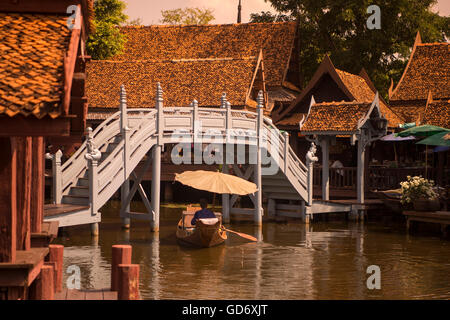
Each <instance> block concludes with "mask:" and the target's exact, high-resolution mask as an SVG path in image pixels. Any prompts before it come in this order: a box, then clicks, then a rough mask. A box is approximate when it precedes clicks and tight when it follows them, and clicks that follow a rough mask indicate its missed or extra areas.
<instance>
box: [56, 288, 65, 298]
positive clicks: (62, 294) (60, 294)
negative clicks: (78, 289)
mask: <svg viewBox="0 0 450 320" xmlns="http://www.w3.org/2000/svg"><path fill="white" fill-rule="evenodd" d="M55 300H67V288H64V289H63V290H62V291H61V292H57V293H55Z"/></svg>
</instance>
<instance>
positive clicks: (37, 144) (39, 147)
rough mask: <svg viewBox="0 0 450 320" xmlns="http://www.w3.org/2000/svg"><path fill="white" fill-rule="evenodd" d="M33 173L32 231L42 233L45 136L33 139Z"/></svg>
mask: <svg viewBox="0 0 450 320" xmlns="http://www.w3.org/2000/svg"><path fill="white" fill-rule="evenodd" d="M32 149H33V150H32V153H33V154H32V157H33V159H32V163H33V168H32V173H31V190H32V192H31V209H30V215H31V232H35V233H40V232H41V228H42V222H43V219H44V197H45V195H44V190H45V189H44V181H45V176H44V173H45V158H44V150H45V148H44V138H43V137H33V139H32Z"/></svg>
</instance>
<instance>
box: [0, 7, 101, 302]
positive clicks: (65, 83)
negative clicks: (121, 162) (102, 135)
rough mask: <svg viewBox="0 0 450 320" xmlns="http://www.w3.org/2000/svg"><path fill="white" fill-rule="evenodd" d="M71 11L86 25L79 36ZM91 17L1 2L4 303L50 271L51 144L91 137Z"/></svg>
mask: <svg viewBox="0 0 450 320" xmlns="http://www.w3.org/2000/svg"><path fill="white" fill-rule="evenodd" d="M70 5H76V6H77V7H78V12H79V14H78V18H77V19H78V20H77V21H80V25H79V27H77V26H75V28H72V29H69V28H68V22H67V20H68V15H67V13H66V12H67V8H68V7H69V6H70ZM92 14H93V1H91V0H60V1H52V0H21V1H2V2H1V3H0V78H1V81H0V148H1V150H2V156H1V157H0V161H1V165H0V177H1V178H0V180H1V181H2V185H1V187H0V194H1V195H0V230H1V231H0V289H1V290H0V299H27V298H29V297H30V296H31V293H30V290H29V288H30V286H31V285H33V284H34V283H36V281H35V279H39V277H40V276H39V275H40V273H41V269H42V270H43V268H44V259H45V257H46V256H47V254H48V252H49V249H48V247H40V248H39V247H35V246H37V245H40V244H38V243H33V239H34V235H39V234H41V233H42V232H43V230H42V224H43V215H44V153H45V151H44V150H45V140H44V139H52V138H53V139H55V140H54V141H55V143H58V142H62V140H61V139H60V137H64V138H63V139H64V140H66V141H67V140H70V139H71V137H78V139H80V137H81V134H82V132H83V131H84V125H85V120H86V119H85V116H86V113H87V104H86V97H85V96H84V79H85V77H84V66H85V62H86V60H87V59H88V57H87V56H86V54H85V52H84V48H85V46H84V42H85V39H86V37H87V34H88V32H89V30H90V28H91V26H90V24H89V21H90V19H91V16H92ZM58 139H59V140H58Z"/></svg>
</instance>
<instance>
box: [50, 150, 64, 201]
mask: <svg viewBox="0 0 450 320" xmlns="http://www.w3.org/2000/svg"><path fill="white" fill-rule="evenodd" d="M61 157H62V152H61V150H58V151H56V153H55V154H54V155H53V156H48V157H47V158H49V159H52V175H53V203H55V204H60V203H61V200H62V177H61Z"/></svg>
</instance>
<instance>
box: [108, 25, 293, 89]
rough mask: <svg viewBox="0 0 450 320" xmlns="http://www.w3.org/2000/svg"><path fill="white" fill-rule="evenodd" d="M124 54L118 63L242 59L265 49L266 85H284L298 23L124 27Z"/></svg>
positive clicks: (117, 57) (120, 56)
mask: <svg viewBox="0 0 450 320" xmlns="http://www.w3.org/2000/svg"><path fill="white" fill-rule="evenodd" d="M121 31H122V32H123V33H124V34H125V35H126V36H127V39H128V41H127V43H126V45H125V49H124V52H123V53H122V54H120V55H117V56H116V57H115V58H114V59H115V60H122V61H128V60H171V59H182V58H191V59H199V58H211V57H212V58H225V57H233V58H241V57H248V56H257V55H258V53H259V51H260V49H261V48H262V50H263V56H264V68H265V74H266V84H267V85H269V86H281V85H282V82H283V80H284V76H285V72H286V70H287V67H288V63H289V58H290V55H291V50H292V46H293V44H294V37H295V33H296V24H295V22H279V23H240V24H225V25H202V26H198V25H190V26H146V27H142V26H139V27H135V26H133V27H122V28H121Z"/></svg>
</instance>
